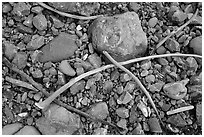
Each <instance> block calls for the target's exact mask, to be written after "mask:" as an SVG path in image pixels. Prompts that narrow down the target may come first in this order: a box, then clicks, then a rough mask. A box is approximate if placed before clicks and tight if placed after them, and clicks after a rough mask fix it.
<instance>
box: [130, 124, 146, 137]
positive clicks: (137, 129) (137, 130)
mask: <svg viewBox="0 0 204 137" xmlns="http://www.w3.org/2000/svg"><path fill="white" fill-rule="evenodd" d="M132 135H144V131H143V130H142V126H141V124H140V123H137V126H136V127H135V129H134V130H133V131H132Z"/></svg>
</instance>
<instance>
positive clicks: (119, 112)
mask: <svg viewBox="0 0 204 137" xmlns="http://www.w3.org/2000/svg"><path fill="white" fill-rule="evenodd" d="M116 114H117V115H118V116H119V117H121V118H128V117H129V110H128V109H126V108H125V107H121V108H118V109H116Z"/></svg>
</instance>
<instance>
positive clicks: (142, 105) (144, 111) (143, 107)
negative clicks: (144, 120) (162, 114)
mask: <svg viewBox="0 0 204 137" xmlns="http://www.w3.org/2000/svg"><path fill="white" fill-rule="evenodd" d="M137 107H138V108H139V110H140V111H142V114H143V115H144V116H145V117H148V116H149V111H148V109H147V106H146V105H145V103H144V102H143V101H141V100H140V102H139V103H138V104H137Z"/></svg>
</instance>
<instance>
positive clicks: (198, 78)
mask: <svg viewBox="0 0 204 137" xmlns="http://www.w3.org/2000/svg"><path fill="white" fill-rule="evenodd" d="M190 83H191V84H192V85H201V84H202V72H200V74H198V75H194V76H192V77H191V78H190Z"/></svg>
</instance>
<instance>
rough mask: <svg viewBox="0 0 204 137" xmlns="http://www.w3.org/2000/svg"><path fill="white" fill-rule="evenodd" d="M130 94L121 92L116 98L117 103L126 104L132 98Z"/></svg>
mask: <svg viewBox="0 0 204 137" xmlns="http://www.w3.org/2000/svg"><path fill="white" fill-rule="evenodd" d="M132 98H133V97H132V95H131V94H130V93H129V92H123V94H122V95H121V96H120V97H119V98H118V99H117V103H118V104H127V103H129V102H130V101H131V100H132Z"/></svg>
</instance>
